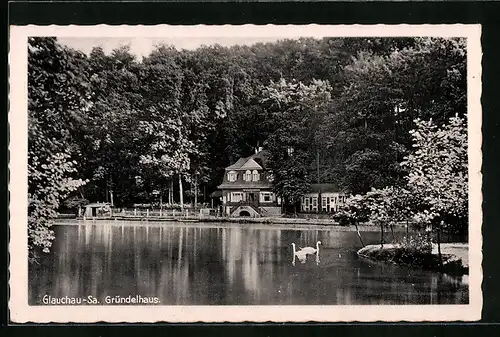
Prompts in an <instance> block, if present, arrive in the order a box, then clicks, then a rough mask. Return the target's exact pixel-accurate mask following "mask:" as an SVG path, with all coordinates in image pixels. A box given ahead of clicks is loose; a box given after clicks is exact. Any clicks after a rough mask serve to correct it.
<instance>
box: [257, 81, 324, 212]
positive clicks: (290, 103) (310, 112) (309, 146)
mask: <svg viewBox="0 0 500 337" xmlns="http://www.w3.org/2000/svg"><path fill="white" fill-rule="evenodd" d="M330 91H331V87H330V85H329V83H328V82H325V81H319V80H313V81H312V83H311V84H309V85H305V84H303V83H301V82H294V81H292V82H287V81H286V80H285V79H281V80H280V81H278V82H271V84H270V85H269V86H267V87H266V88H265V89H264V91H263V99H262V102H263V103H264V104H265V107H266V111H267V112H268V114H269V115H270V118H269V123H272V125H273V126H274V129H272V128H270V129H271V130H272V132H271V134H270V135H269V137H268V138H267V140H266V142H265V145H266V147H267V149H268V150H269V152H270V160H269V166H270V168H271V170H272V171H273V174H274V176H275V180H274V188H275V191H276V194H277V195H279V196H280V197H282V198H283V199H284V200H285V202H286V203H290V204H296V203H297V202H298V201H299V199H300V198H301V197H302V196H303V195H304V193H306V192H307V191H308V189H309V187H310V183H311V180H310V177H309V175H308V172H309V167H310V166H311V163H312V162H314V161H315V158H316V156H315V154H316V153H318V150H319V147H318V142H317V139H316V136H315V132H314V131H315V129H316V128H317V125H318V124H319V123H320V121H321V120H322V118H323V115H324V114H325V113H326V109H327V108H328V106H329V103H330V100H331V96H330Z"/></svg>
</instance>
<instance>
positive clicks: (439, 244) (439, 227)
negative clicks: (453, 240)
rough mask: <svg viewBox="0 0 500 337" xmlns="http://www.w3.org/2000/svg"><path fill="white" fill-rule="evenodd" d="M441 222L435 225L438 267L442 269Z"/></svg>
mask: <svg viewBox="0 0 500 337" xmlns="http://www.w3.org/2000/svg"><path fill="white" fill-rule="evenodd" d="M443 222H444V221H443V220H441V221H440V222H439V224H438V225H437V228H436V230H437V244H438V258H439V266H440V267H442V266H443V258H442V255H441V225H442V224H443Z"/></svg>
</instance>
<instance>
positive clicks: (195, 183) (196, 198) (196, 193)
mask: <svg viewBox="0 0 500 337" xmlns="http://www.w3.org/2000/svg"><path fill="white" fill-rule="evenodd" d="M197 208H198V180H197V179H196V178H195V179H194V209H195V210H196V209H197Z"/></svg>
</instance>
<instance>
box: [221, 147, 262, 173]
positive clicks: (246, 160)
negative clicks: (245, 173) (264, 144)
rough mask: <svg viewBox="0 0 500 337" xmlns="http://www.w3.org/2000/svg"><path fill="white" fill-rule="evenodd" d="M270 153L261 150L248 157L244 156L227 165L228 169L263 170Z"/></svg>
mask: <svg viewBox="0 0 500 337" xmlns="http://www.w3.org/2000/svg"><path fill="white" fill-rule="evenodd" d="M268 156H269V153H268V152H267V151H266V150H262V151H259V152H258V153H254V154H252V155H251V156H248V157H242V158H240V159H238V160H237V161H236V163H234V164H232V165H230V166H228V167H226V170H261V169H265V168H266V162H267V158H268Z"/></svg>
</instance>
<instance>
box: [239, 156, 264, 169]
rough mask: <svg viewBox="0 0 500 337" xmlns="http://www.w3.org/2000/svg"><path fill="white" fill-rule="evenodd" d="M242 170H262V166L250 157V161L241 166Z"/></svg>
mask: <svg viewBox="0 0 500 337" xmlns="http://www.w3.org/2000/svg"><path fill="white" fill-rule="evenodd" d="M241 169H245V170H262V166H260V165H259V164H257V162H256V161H255V160H253V159H252V158H251V157H250V159H248V160H247V161H246V163H245V164H243V166H241Z"/></svg>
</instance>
